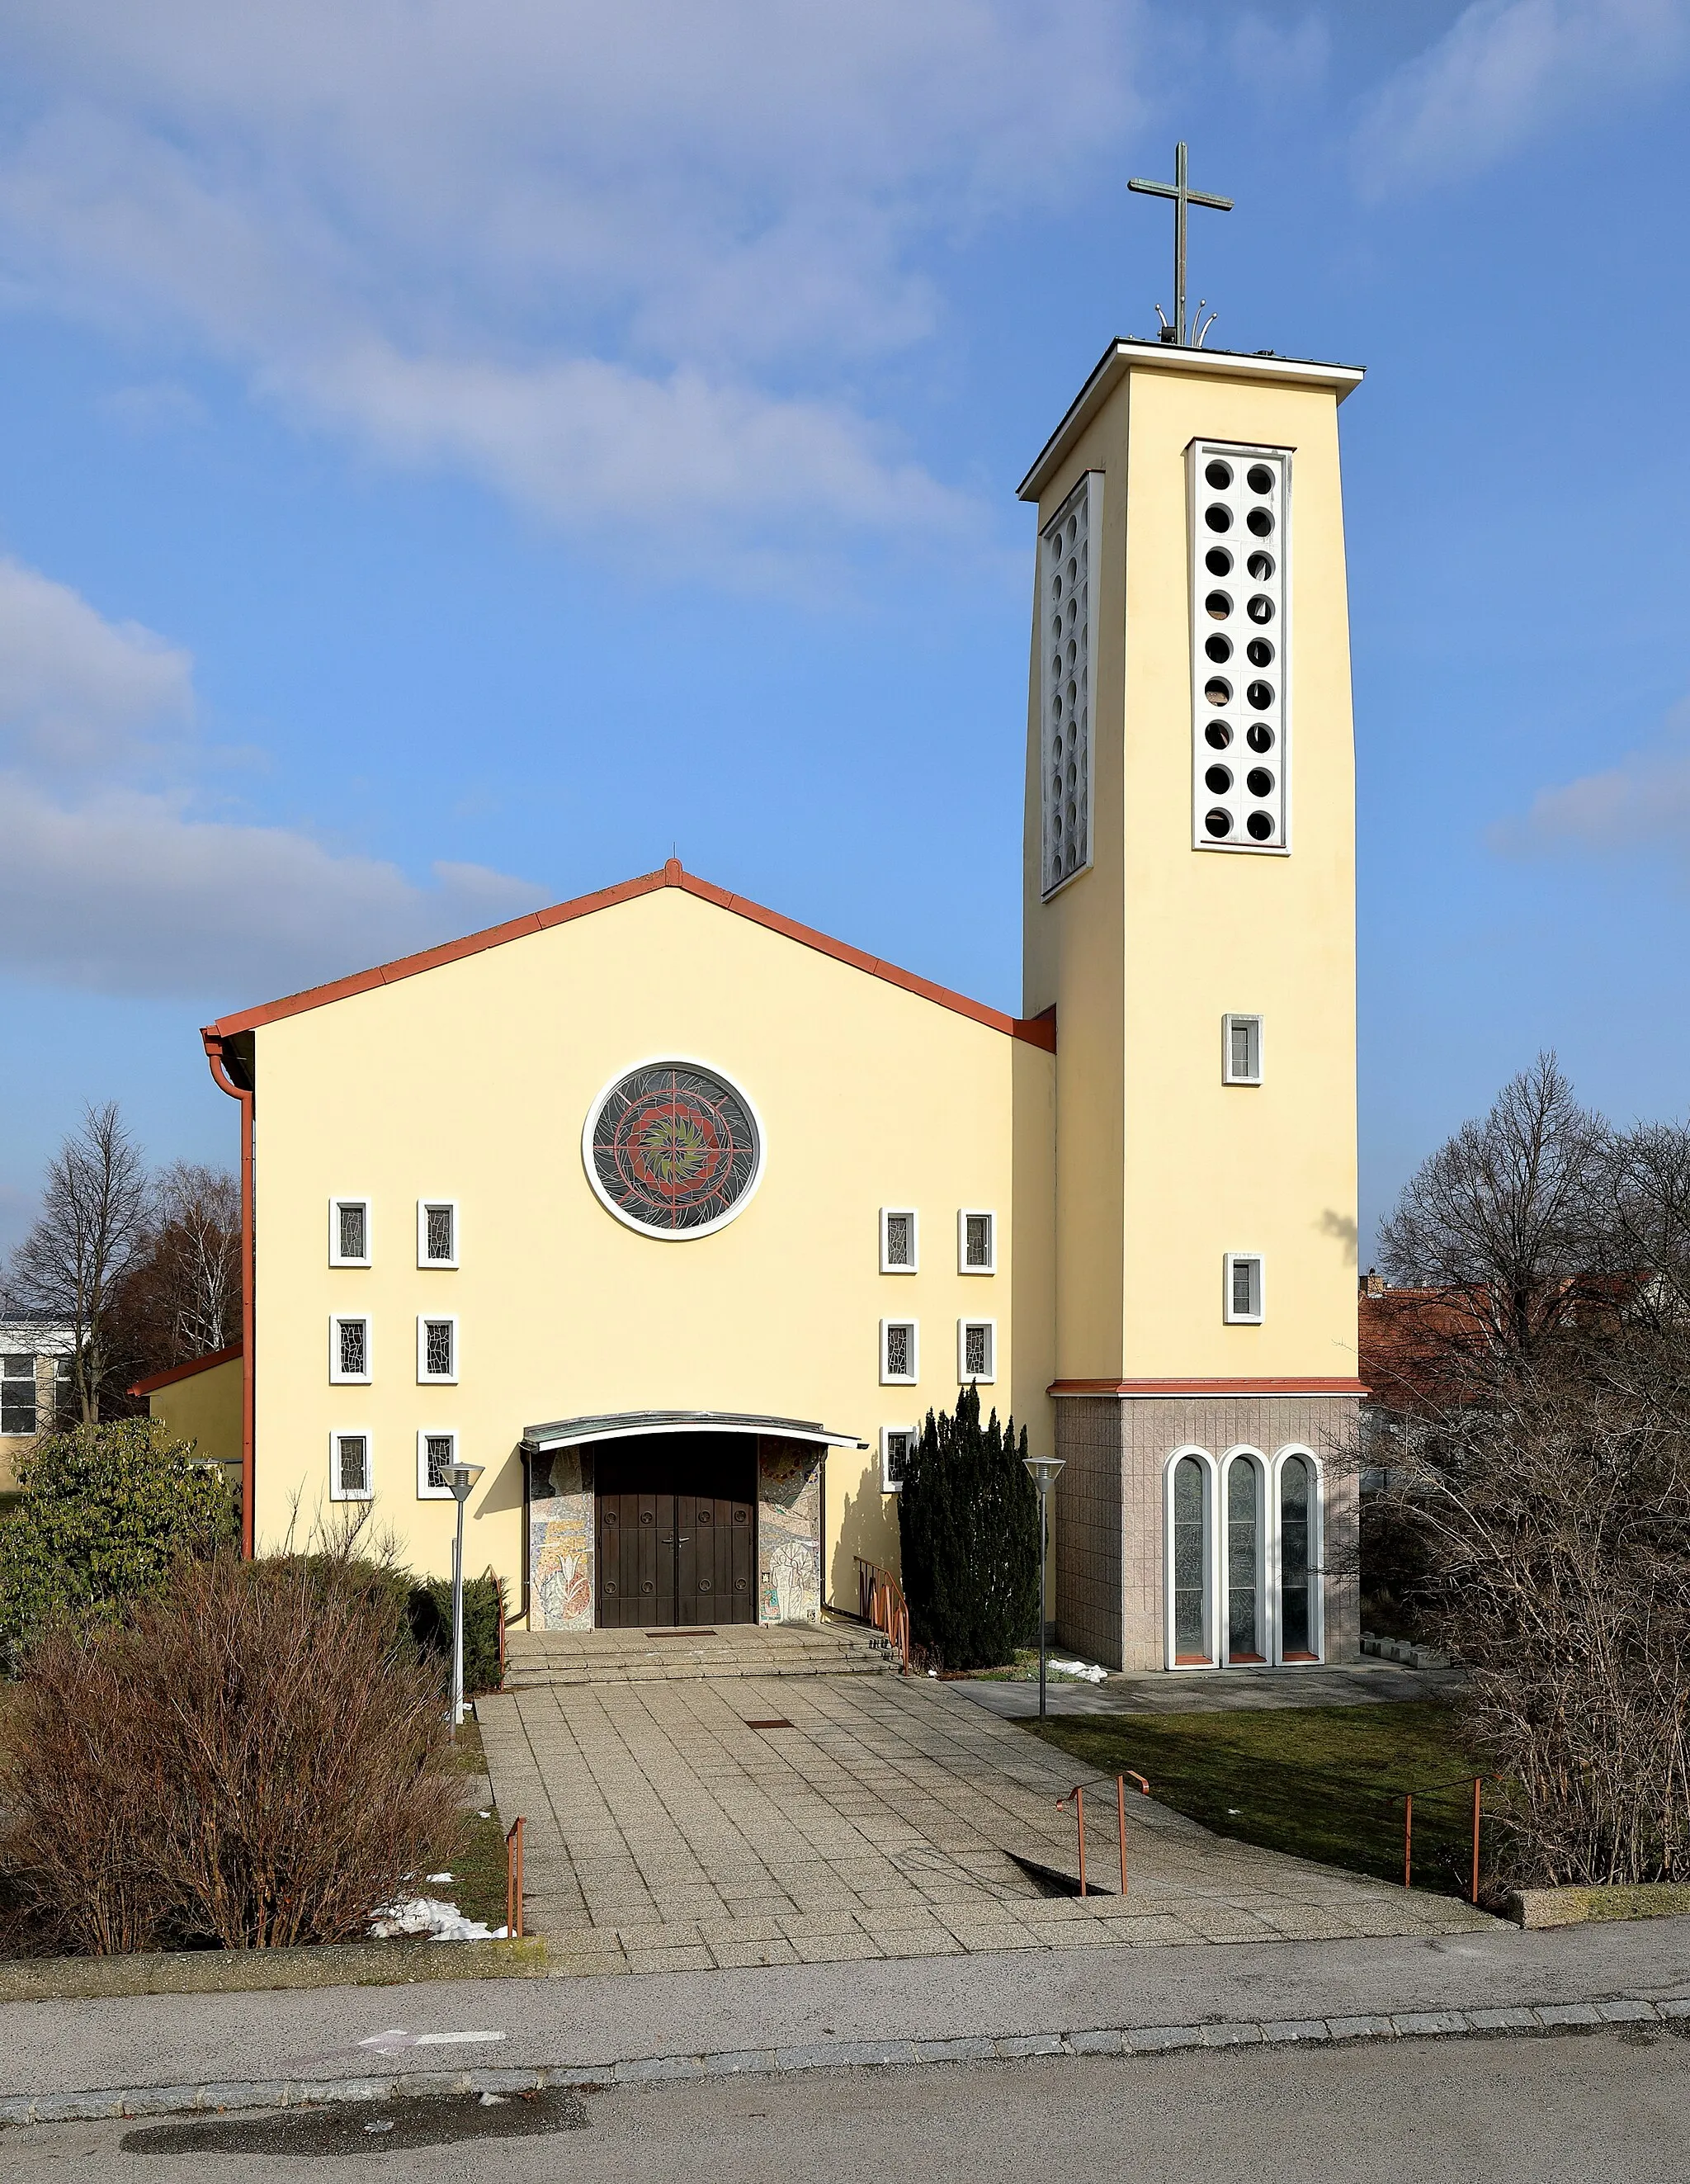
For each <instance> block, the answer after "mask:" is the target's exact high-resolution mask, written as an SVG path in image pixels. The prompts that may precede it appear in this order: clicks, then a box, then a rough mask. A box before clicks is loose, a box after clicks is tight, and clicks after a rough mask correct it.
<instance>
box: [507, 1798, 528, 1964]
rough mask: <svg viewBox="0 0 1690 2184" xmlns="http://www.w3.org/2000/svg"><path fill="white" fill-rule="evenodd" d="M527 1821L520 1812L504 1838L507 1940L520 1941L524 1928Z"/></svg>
mask: <svg viewBox="0 0 1690 2184" xmlns="http://www.w3.org/2000/svg"><path fill="white" fill-rule="evenodd" d="M527 1825H528V1823H527V1821H526V1820H525V1819H524V1818H523V1817H522V1815H521V1814H520V1813H519V1814H517V1816H516V1818H515V1819H514V1820H513V1821H512V1822H511V1824H510V1829H509V1833H508V1834H507V1835H506V1836H505V1839H504V1931H505V1936H506V1938H507V1940H509V1941H514V1942H520V1941H521V1940H522V1939H523V1938H524V1937H523V1931H522V1836H523V1830H525V1828H526V1827H527Z"/></svg>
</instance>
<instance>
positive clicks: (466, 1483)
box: [446, 1463, 487, 1502]
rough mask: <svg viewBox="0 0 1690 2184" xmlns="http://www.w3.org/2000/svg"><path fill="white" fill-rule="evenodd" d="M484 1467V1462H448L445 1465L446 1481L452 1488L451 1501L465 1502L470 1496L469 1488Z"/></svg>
mask: <svg viewBox="0 0 1690 2184" xmlns="http://www.w3.org/2000/svg"><path fill="white" fill-rule="evenodd" d="M486 1468H487V1467H486V1464H484V1463H448V1465H447V1467H446V1483H447V1485H448V1486H449V1487H450V1488H451V1489H452V1497H453V1501H455V1502H467V1501H468V1500H469V1498H470V1488H471V1487H472V1486H473V1485H475V1481H476V1480H477V1479H479V1478H480V1477H481V1474H482V1473H483V1472H484V1471H485V1470H486Z"/></svg>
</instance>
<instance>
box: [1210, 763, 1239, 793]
mask: <svg viewBox="0 0 1690 2184" xmlns="http://www.w3.org/2000/svg"><path fill="white" fill-rule="evenodd" d="M1203 784H1204V788H1206V789H1207V790H1208V791H1209V794H1210V795H1211V796H1224V795H1226V792H1227V790H1228V789H1229V788H1231V786H1232V770H1231V767H1230V766H1210V768H1209V771H1208V772H1207V773H1206V774H1204V777H1203Z"/></svg>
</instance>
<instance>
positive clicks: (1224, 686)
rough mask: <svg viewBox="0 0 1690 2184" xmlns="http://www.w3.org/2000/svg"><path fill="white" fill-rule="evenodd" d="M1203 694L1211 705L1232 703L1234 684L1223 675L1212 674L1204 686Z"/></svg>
mask: <svg viewBox="0 0 1690 2184" xmlns="http://www.w3.org/2000/svg"><path fill="white" fill-rule="evenodd" d="M1203 694H1204V697H1205V698H1207V699H1208V700H1209V704H1210V705H1231V702H1232V685H1231V683H1230V682H1227V681H1226V678H1225V677H1222V676H1220V675H1211V676H1210V677H1209V680H1208V682H1205V683H1204V686H1203Z"/></svg>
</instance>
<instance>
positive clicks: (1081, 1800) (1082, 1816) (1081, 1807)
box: [1074, 1789, 1086, 1896]
mask: <svg viewBox="0 0 1690 2184" xmlns="http://www.w3.org/2000/svg"><path fill="white" fill-rule="evenodd" d="M1074 1817H1075V1819H1076V1820H1077V1821H1078V1823H1079V1827H1080V1893H1081V1895H1082V1896H1083V1895H1084V1894H1085V1892H1086V1792H1085V1791H1084V1790H1082V1789H1076V1791H1075V1792H1074Z"/></svg>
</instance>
